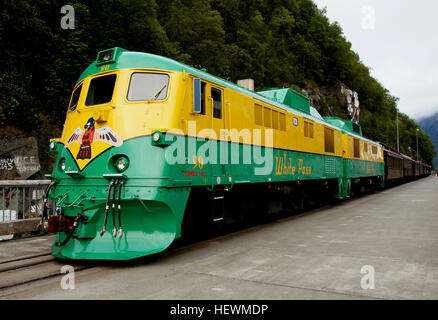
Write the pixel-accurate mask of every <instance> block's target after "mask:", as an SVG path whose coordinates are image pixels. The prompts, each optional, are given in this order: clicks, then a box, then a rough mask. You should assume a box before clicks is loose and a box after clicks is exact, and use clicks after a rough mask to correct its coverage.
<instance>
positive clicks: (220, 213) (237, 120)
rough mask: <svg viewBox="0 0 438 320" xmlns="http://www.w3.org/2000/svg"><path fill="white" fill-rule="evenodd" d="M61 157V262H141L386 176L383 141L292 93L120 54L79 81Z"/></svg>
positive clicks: (58, 142) (57, 148)
mask: <svg viewBox="0 0 438 320" xmlns="http://www.w3.org/2000/svg"><path fill="white" fill-rule="evenodd" d="M50 150H51V151H52V152H56V153H57V159H56V164H55V167H54V170H53V173H52V174H51V175H50V178H51V180H52V184H51V185H50V187H49V189H48V190H47V194H48V195H49V197H50V198H51V199H54V200H55V201H56V206H57V208H58V210H59V214H58V215H55V216H53V217H51V218H50V220H49V226H50V228H51V230H52V231H54V232H57V233H58V235H57V238H56V241H55V243H54V244H53V246H52V251H53V255H55V256H56V257H59V258H71V259H116V260H127V259H133V258H137V257H141V256H145V255H149V254H153V253H157V252H160V251H163V250H165V249H166V248H168V247H169V246H170V244H171V243H172V242H173V241H174V240H175V239H178V238H180V237H181V235H182V230H183V229H184V231H185V230H188V231H187V232H192V233H196V232H199V231H200V230H201V229H202V228H203V225H204V224H209V223H221V222H223V221H224V220H225V221H231V222H233V221H234V222H242V221H246V220H250V219H251V218H252V216H253V215H258V214H275V213H278V212H283V211H293V210H294V209H299V208H300V207H301V206H302V201H304V198H305V196H304V195H305V192H304V191H306V190H307V191H310V192H315V193H317V192H318V194H319V192H321V194H323V193H324V194H329V195H330V196H333V197H335V198H337V199H343V198H348V197H349V196H350V194H351V191H352V189H353V188H355V187H356V186H362V185H371V186H374V187H376V188H378V187H383V185H384V178H385V165H384V152H383V147H382V146H381V145H380V144H378V143H376V142H373V141H370V140H368V139H365V138H364V137H363V136H362V131H361V128H360V126H359V125H357V124H354V123H352V122H350V121H347V120H342V119H339V118H323V117H321V116H320V115H319V113H318V112H317V110H316V109H314V108H313V107H311V105H310V102H309V100H308V99H307V98H306V97H305V96H303V95H301V94H299V93H297V92H295V91H293V90H291V89H270V90H265V91H261V92H253V91H250V90H248V89H245V88H243V87H241V86H238V85H236V84H234V83H231V82H228V81H226V80H223V79H220V78H217V77H214V76H212V75H210V74H208V73H206V72H205V71H203V70H199V69H197V68H194V67H190V66H187V65H184V64H182V63H179V62H176V61H174V60H171V59H168V58H165V57H160V56H156V55H152V54H147V53H139V52H130V51H126V50H124V49H121V48H113V49H109V50H105V51H102V52H99V54H98V57H97V60H96V61H95V62H93V63H92V64H91V65H90V66H89V67H88V68H87V69H86V70H85V71H84V72H83V73H82V75H81V76H80V77H79V80H78V82H77V84H76V86H75V88H74V90H73V93H72V96H71V100H70V104H69V107H68V111H67V115H66V121H65V125H64V129H63V132H62V136H61V137H60V138H59V139H53V140H51V142H50ZM193 226H194V227H193Z"/></svg>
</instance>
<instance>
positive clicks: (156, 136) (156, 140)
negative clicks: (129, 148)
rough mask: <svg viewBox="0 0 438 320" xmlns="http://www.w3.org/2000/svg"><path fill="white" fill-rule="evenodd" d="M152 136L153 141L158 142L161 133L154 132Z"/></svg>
mask: <svg viewBox="0 0 438 320" xmlns="http://www.w3.org/2000/svg"><path fill="white" fill-rule="evenodd" d="M152 138H153V139H154V141H155V142H158V141H160V138H161V135H160V133H159V132H155V133H154V135H153V136H152Z"/></svg>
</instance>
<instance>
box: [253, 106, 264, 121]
mask: <svg viewBox="0 0 438 320" xmlns="http://www.w3.org/2000/svg"><path fill="white" fill-rule="evenodd" d="M254 122H255V124H256V125H258V126H263V107H262V106H261V105H259V104H255V105H254Z"/></svg>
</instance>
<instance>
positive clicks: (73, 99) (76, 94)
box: [68, 84, 82, 111]
mask: <svg viewBox="0 0 438 320" xmlns="http://www.w3.org/2000/svg"><path fill="white" fill-rule="evenodd" d="M81 90H82V84H81V85H80V86H79V87H77V88H76V90H75V91H74V92H73V95H72V97H71V101H70V105H69V106H68V109H69V110H70V111H74V110H75V109H76V107H77V106H78V101H79V97H80V96H81Z"/></svg>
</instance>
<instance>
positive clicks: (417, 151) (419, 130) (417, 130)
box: [417, 128, 420, 161]
mask: <svg viewBox="0 0 438 320" xmlns="http://www.w3.org/2000/svg"><path fill="white" fill-rule="evenodd" d="M418 131H420V129H418V128H417V161H418Z"/></svg>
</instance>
